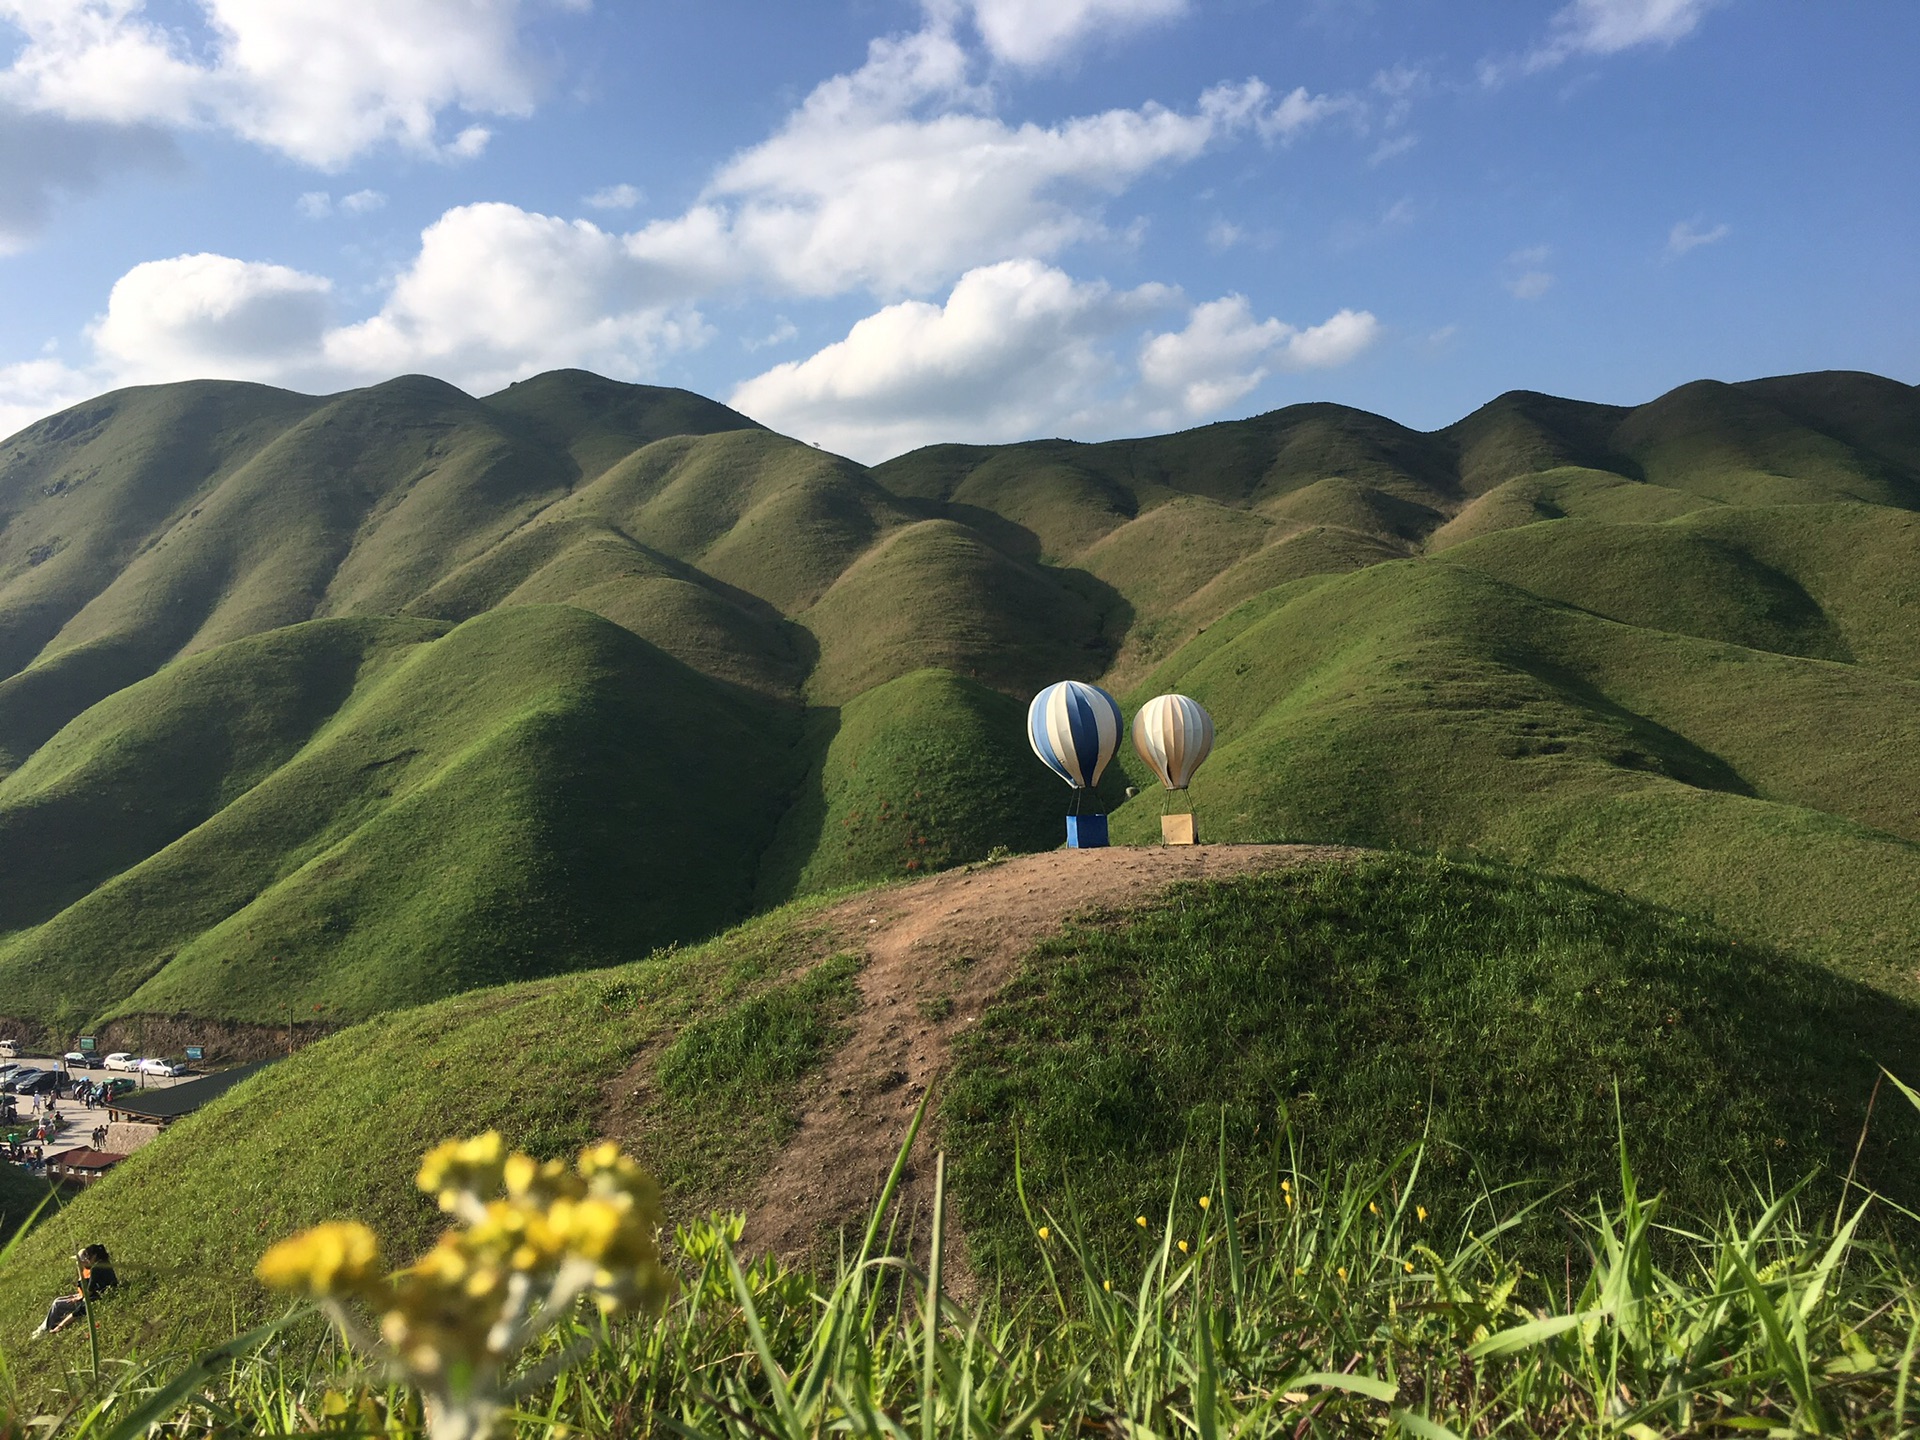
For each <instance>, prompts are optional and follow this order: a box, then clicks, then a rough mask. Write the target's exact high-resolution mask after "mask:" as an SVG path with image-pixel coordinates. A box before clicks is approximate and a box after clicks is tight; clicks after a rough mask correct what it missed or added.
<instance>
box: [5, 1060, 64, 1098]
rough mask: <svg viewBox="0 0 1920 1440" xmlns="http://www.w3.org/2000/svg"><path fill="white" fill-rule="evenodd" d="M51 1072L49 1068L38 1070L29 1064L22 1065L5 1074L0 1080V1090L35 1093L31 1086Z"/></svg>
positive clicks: (11, 1093) (24, 1093)
mask: <svg viewBox="0 0 1920 1440" xmlns="http://www.w3.org/2000/svg"><path fill="white" fill-rule="evenodd" d="M52 1074H53V1072H52V1071H51V1070H38V1069H35V1068H34V1067H33V1066H31V1065H23V1066H21V1067H20V1068H19V1069H18V1070H16V1071H14V1072H13V1073H12V1074H11V1075H9V1076H7V1078H6V1079H5V1080H4V1081H0V1090H3V1091H5V1092H6V1093H7V1094H9V1095H33V1094H37V1093H38V1092H37V1090H36V1089H34V1088H33V1087H35V1086H37V1085H38V1084H39V1082H40V1081H41V1080H43V1079H45V1078H47V1077H48V1076H50V1075H52Z"/></svg>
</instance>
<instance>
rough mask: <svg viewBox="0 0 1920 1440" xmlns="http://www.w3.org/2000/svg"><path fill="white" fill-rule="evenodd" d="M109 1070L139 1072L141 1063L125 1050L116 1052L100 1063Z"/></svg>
mask: <svg viewBox="0 0 1920 1440" xmlns="http://www.w3.org/2000/svg"><path fill="white" fill-rule="evenodd" d="M100 1063H101V1064H102V1065H104V1066H105V1067H106V1068H107V1069H109V1070H137V1069H139V1068H140V1062H139V1061H138V1060H136V1059H135V1058H134V1057H133V1056H131V1055H129V1054H128V1053H127V1052H126V1051H124V1050H116V1051H114V1052H113V1053H112V1054H111V1055H109V1056H107V1058H106V1059H104V1060H102V1061H101V1062H100Z"/></svg>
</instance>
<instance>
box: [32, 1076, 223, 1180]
mask: <svg viewBox="0 0 1920 1440" xmlns="http://www.w3.org/2000/svg"><path fill="white" fill-rule="evenodd" d="M0 1064H6V1065H12V1064H20V1065H30V1066H32V1067H33V1068H34V1069H36V1070H60V1071H63V1072H65V1073H66V1074H67V1075H69V1076H70V1077H72V1078H73V1079H81V1080H92V1081H96V1082H97V1081H102V1080H113V1079H127V1080H131V1081H133V1082H134V1087H135V1089H136V1090H164V1089H166V1088H167V1087H168V1086H172V1085H180V1084H184V1083H185V1082H186V1081H188V1080H197V1079H199V1078H200V1077H199V1076H198V1075H180V1076H173V1077H169V1076H165V1075H136V1074H129V1073H128V1072H126V1071H120V1070H106V1069H103V1068H101V1066H100V1065H99V1064H98V1063H97V1062H96V1063H95V1064H94V1065H93V1066H92V1067H91V1068H89V1069H81V1068H78V1067H75V1066H69V1065H68V1064H67V1063H66V1062H65V1061H64V1060H62V1059H61V1058H60V1057H59V1056H55V1055H37V1056H36V1055H22V1056H20V1057H19V1058H18V1060H11V1059H10V1060H6V1061H4V1062H0ZM68 1094H69V1091H68V1089H67V1087H65V1086H62V1088H61V1091H60V1094H59V1096H58V1097H57V1098H56V1099H55V1101H54V1113H55V1115H56V1116H57V1118H58V1119H59V1120H60V1121H61V1122H63V1123H62V1124H61V1126H60V1128H59V1129H58V1130H57V1131H56V1132H55V1133H54V1137H53V1138H52V1139H50V1140H47V1141H45V1142H42V1146H43V1148H44V1150H45V1152H46V1157H47V1159H48V1160H53V1159H56V1158H57V1157H59V1156H60V1155H63V1154H65V1153H66V1152H67V1151H69V1150H75V1149H81V1148H84V1147H88V1146H91V1145H92V1143H93V1131H94V1129H95V1127H96V1126H101V1125H105V1124H106V1123H107V1108H106V1106H104V1105H91V1106H89V1105H82V1104H81V1103H80V1102H79V1101H77V1100H72V1099H69V1098H68ZM7 1098H9V1099H11V1100H13V1102H14V1108H15V1113H16V1115H17V1117H18V1118H16V1119H15V1120H13V1121H11V1122H9V1123H7V1124H4V1125H0V1139H4V1138H5V1137H6V1136H9V1135H17V1136H19V1137H20V1139H22V1140H25V1139H26V1136H27V1132H28V1131H29V1130H31V1129H32V1128H33V1126H34V1124H35V1123H36V1121H37V1119H38V1117H37V1116H36V1115H35V1113H34V1106H33V1097H32V1096H28V1095H15V1096H9V1097H7ZM0 1109H4V1106H0Z"/></svg>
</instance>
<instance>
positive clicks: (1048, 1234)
mask: <svg viewBox="0 0 1920 1440" xmlns="http://www.w3.org/2000/svg"><path fill="white" fill-rule="evenodd" d="M1040 1238H1041V1239H1042V1240H1051V1239H1052V1238H1053V1232H1052V1231H1051V1230H1049V1229H1047V1227H1046V1226H1044V1225H1042V1226H1041V1227H1040Z"/></svg>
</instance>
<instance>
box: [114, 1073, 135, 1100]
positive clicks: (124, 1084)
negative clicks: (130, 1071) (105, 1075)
mask: <svg viewBox="0 0 1920 1440" xmlns="http://www.w3.org/2000/svg"><path fill="white" fill-rule="evenodd" d="M137 1088H138V1087H137V1086H135V1085H134V1083H133V1081H131V1080H129V1079H127V1077H126V1076H124V1075H117V1076H115V1077H114V1078H113V1079H111V1080H109V1081H107V1099H109V1100H112V1099H114V1098H115V1097H116V1096H120V1095H125V1094H128V1093H129V1092H130V1091H132V1090H135V1089H137Z"/></svg>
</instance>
